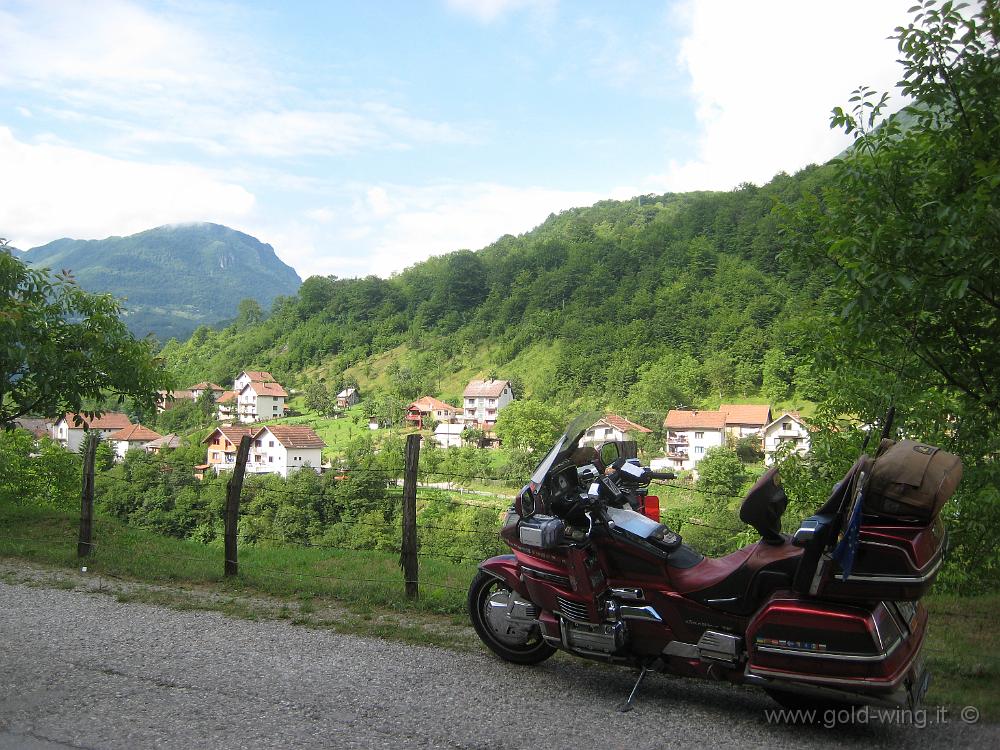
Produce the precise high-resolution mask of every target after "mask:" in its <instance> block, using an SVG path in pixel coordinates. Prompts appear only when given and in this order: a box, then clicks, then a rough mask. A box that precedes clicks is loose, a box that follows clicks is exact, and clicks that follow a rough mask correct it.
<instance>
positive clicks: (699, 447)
mask: <svg viewBox="0 0 1000 750" xmlns="http://www.w3.org/2000/svg"><path fill="white" fill-rule="evenodd" d="M694 452H695V455H701V454H702V453H704V452H705V446H704V445H696V446H695V447H694Z"/></svg>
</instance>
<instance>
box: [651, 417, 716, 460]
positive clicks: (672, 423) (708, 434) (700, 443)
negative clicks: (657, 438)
mask: <svg viewBox="0 0 1000 750" xmlns="http://www.w3.org/2000/svg"><path fill="white" fill-rule="evenodd" d="M663 427H664V429H666V431H667V446H666V448H667V455H666V457H665V458H666V462H662V461H660V462H657V464H658V465H657V466H655V467H654V468H671V469H681V470H684V471H690V470H692V469H694V467H695V465H696V464H697V463H698V462H699V461H700V460H701V459H703V458H704V457H705V454H706V453H707V452H708V451H709V449H710V448H715V447H717V446H720V445H724V444H725V442H726V439H725V428H726V414H725V412H723V411H708V410H700V411H699V410H691V411H687V410H681V409H671V410H670V411H669V412H668V413H667V418H666V419H665V420H664V421H663Z"/></svg>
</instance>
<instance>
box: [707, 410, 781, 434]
mask: <svg viewBox="0 0 1000 750" xmlns="http://www.w3.org/2000/svg"><path fill="white" fill-rule="evenodd" d="M719 411H721V412H724V413H725V415H726V434H727V435H731V436H732V437H734V438H737V439H738V438H744V437H748V436H750V435H759V434H760V432H761V430H763V429H764V425H766V424H768V423H769V422H770V421H771V407H770V406H768V405H767V404H723V405H722V406H720V407H719Z"/></svg>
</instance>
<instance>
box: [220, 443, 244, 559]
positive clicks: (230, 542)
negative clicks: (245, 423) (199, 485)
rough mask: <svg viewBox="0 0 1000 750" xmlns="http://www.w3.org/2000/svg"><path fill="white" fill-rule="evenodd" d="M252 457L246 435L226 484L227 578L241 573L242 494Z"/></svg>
mask: <svg viewBox="0 0 1000 750" xmlns="http://www.w3.org/2000/svg"><path fill="white" fill-rule="evenodd" d="M249 457H250V436H249V435H244V436H243V439H242V440H240V447H239V449H238V450H237V451H236V466H235V467H234V468H233V476H232V477H231V478H230V480H229V481H228V482H227V483H226V567H225V573H226V575H227V576H234V575H236V574H237V573H238V572H239V569H240V565H239V558H238V557H237V554H238V553H237V551H236V537H237V536H238V535H239V533H240V493H241V492H243V476H244V474H246V470H247V459H248V458H249Z"/></svg>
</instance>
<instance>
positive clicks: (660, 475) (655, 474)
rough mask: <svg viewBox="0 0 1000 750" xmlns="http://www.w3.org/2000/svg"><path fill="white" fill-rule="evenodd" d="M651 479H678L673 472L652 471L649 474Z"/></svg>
mask: <svg viewBox="0 0 1000 750" xmlns="http://www.w3.org/2000/svg"><path fill="white" fill-rule="evenodd" d="M649 478H650V479H677V475H676V474H674V473H673V472H672V471H651V472H649Z"/></svg>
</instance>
